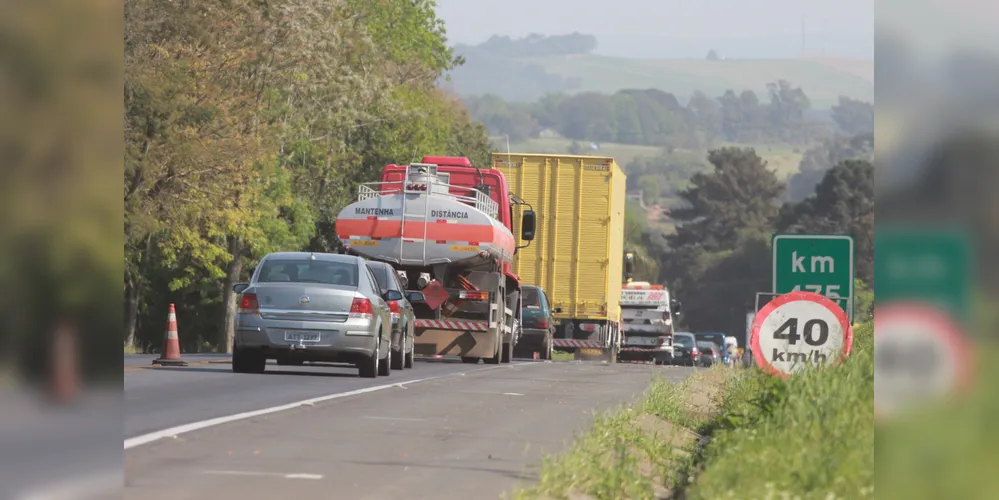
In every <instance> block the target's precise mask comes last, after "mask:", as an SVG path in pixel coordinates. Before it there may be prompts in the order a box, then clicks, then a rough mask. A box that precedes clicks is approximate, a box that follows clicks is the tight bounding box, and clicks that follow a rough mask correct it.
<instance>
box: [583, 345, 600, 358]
mask: <svg viewBox="0 0 999 500" xmlns="http://www.w3.org/2000/svg"><path fill="white" fill-rule="evenodd" d="M579 353H580V354H583V355H586V356H600V355H602V354H603V353H604V351H603V350H601V349H593V348H585V347H584V348H582V349H580V350H579Z"/></svg>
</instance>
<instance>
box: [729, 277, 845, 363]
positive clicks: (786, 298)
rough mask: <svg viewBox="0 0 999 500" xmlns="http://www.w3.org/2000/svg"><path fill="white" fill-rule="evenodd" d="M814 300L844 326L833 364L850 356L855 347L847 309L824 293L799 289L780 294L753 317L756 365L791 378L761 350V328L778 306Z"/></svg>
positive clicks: (752, 337) (753, 347) (752, 345)
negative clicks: (840, 347)
mask: <svg viewBox="0 0 999 500" xmlns="http://www.w3.org/2000/svg"><path fill="white" fill-rule="evenodd" d="M797 301H805V302H813V303H816V304H819V305H821V306H823V307H825V308H826V309H828V310H829V312H831V313H832V314H833V315H834V316H836V319H837V320H839V324H840V326H841V327H842V328H843V337H844V338H843V348H842V350H841V352H840V356H839V358H838V359H835V360H833V363H832V364H838V363H840V362H842V361H843V360H844V359H846V358H847V357H848V356H850V350H851V349H852V348H853V325H851V324H850V320H849V318H847V316H846V311H844V310H843V309H842V308H841V307H839V305H838V304H836V303H835V302H833V301H832V300H831V299H829V298H828V297H826V296H824V295H819V294H817V293H815V292H807V291H798V292H789V293H785V294H784V295H778V296H777V297H776V298H774V299H773V300H771V301H770V302H767V304H766V305H765V306H763V307H762V308H761V309H760V311H759V312H758V313H756V316H754V317H753V328H752V330H751V332H750V341H749V343H750V347H752V349H753V360H754V361H755V362H756V366H758V367H760V369H761V370H763V371H764V372H766V373H769V374H770V375H775V376H778V377H781V378H785V379H787V378H791V374H789V373H784V372H782V371H780V370H778V369H776V368H774V367H773V365H771V364H770V362H769V361H767V358H766V357H765V356H764V355H763V352H762V351H761V350H760V328H762V327H763V320H765V319H766V318H767V316H770V313H772V312H773V311H774V309H777V308H778V307H780V306H782V305H784V304H787V303H789V302H797Z"/></svg>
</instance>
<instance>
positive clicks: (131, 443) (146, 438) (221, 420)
mask: <svg viewBox="0 0 999 500" xmlns="http://www.w3.org/2000/svg"><path fill="white" fill-rule="evenodd" d="M531 365H537V366H540V364H537V363H511V364H509V365H506V366H490V367H488V368H480V369H476V370H471V371H467V372H459V373H449V374H446V375H438V376H435V377H426V378H418V379H415V380H407V381H404V382H396V383H394V384H385V385H376V386H373V387H365V388H363V389H356V390H353V391H347V392H338V393H336V394H328V395H326V396H320V397H318V398H312V399H306V400H304V401H297V402H294V403H288V404H284V405H280V406H272V407H270V408H264V409H262V410H253V411H247V412H243V413H237V414H235V415H227V416H224V417H216V418H211V419H208V420H202V421H200V422H191V423H189V424H184V425H178V426H176V427H171V428H169V429H163V430H160V431H155V432H150V433H148V434H143V435H141V436H135V437H132V438H128V439H126V440H125V448H124V449H126V450H128V449H131V448H135V447H136V446H142V445H144V444H148V443H152V442H153V441H158V440H160V439H164V438H169V437H176V436H177V435H179V434H185V433H188V432H194V431H197V430H201V429H205V428H208V427H214V426H216V425H222V424H228V423H229V422H236V421H238V420H246V419H248V418H253V417H259V416H261V415H269V414H271V413H277V412H280V411H285V410H291V409H293V408H298V407H300V406H303V405H304V406H311V405H315V404H316V403H322V402H325V401H332V400H334V399H341V398H346V397H350V396H357V395H360V394H367V393H369V392H377V391H384V390H385V389H391V388H393V387H402V386H404V385H408V384H418V383H420V382H429V381H431V380H440V379H446V378H452V377H458V376H464V375H465V374H466V373H479V372H484V371H491V370H496V369H500V368H510V367H514V366H531Z"/></svg>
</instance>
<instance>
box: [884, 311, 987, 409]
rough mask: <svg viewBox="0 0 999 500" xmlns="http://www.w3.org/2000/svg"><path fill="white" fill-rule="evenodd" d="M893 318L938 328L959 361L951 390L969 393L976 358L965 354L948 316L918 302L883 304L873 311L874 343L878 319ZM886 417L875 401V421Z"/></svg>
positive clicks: (965, 347)
mask: <svg viewBox="0 0 999 500" xmlns="http://www.w3.org/2000/svg"><path fill="white" fill-rule="evenodd" d="M896 315H908V316H910V317H915V318H919V320H918V321H923V322H925V323H929V324H931V325H934V326H937V327H939V328H938V330H937V331H939V332H942V333H943V339H942V340H943V341H944V344H946V345H947V347H948V349H949V350H950V351H951V352H952V353H954V354H955V358H956V360H957V361H958V362H957V363H955V364H956V366H957V367H958V374H957V383H956V386H955V387H954V388H955V389H956V390H958V391H966V390H968V389H969V388H970V387H971V381H972V377H973V375H974V372H975V369H976V366H974V365H975V357H974V356H971V355H969V354H968V350H969V346H968V344H969V342H968V341H967V340H966V339H965V338H964V336H963V335H962V334H961V330H960V328H959V327H958V325H957V324H956V323H955V322H954V321H953V320H952V318H951V316H950V315H949V314H947V313H946V311H944V310H942V309H940V308H938V307H934V306H931V305H927V304H925V303H922V302H918V301H898V302H890V303H886V304H883V305H881V306H878V307H877V308H876V309H875V314H874V338H875V339H876V338H877V335H878V327H877V324H878V319H880V320H881V321H885V320H889V321H890V320H891V318H892V317H893V316H896ZM886 417H887V416H886V415H884V413H883V412H879V411H878V407H877V400H875V405H874V418H875V420H878V421H882V420H885V419H886Z"/></svg>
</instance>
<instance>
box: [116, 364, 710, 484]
mask: <svg viewBox="0 0 999 500" xmlns="http://www.w3.org/2000/svg"><path fill="white" fill-rule="evenodd" d="M190 361H191V360H189V362H190ZM200 363H201V364H193V363H192V366H188V367H184V368H156V369H144V368H138V367H133V368H131V369H129V368H128V367H126V372H125V438H126V440H125V445H126V450H125V490H124V497H125V498H136V499H138V498H141V499H143V500H157V499H170V500H178V499H201V498H213V499H226V498H239V499H245V498H287V499H292V498H323V499H328V498H345V499H352V500H353V499H396V498H407V499H417V498H428V499H434V500H438V499H440V500H443V499H450V498H454V499H468V498H500V496H501V495H502V494H503V493H504V492H509V491H511V490H512V489H513V488H514V487H515V486H516V485H517V484H518V483H519V482H524V481H532V480H534V479H536V477H535V475H534V474H535V469H534V467H536V466H537V465H538V463H539V462H540V459H541V457H542V454H543V453H544V452H554V451H559V450H561V449H564V447H565V446H566V444H567V443H568V442H570V441H571V439H572V437H573V435H574V433H575V432H577V431H579V430H582V429H584V428H585V427H586V426H587V424H588V423H589V422H590V421H591V419H592V416H593V413H594V412H595V411H600V410H603V409H607V408H610V407H613V406H616V405H618V404H620V403H624V402H629V401H632V400H634V399H635V398H636V397H638V396H639V395H640V394H641V392H642V391H643V390H644V389H645V388H646V387H647V385H648V383H649V381H650V380H651V377H652V375H653V373H655V372H660V373H663V374H665V375H667V376H668V377H670V378H671V379H672V380H675V381H678V382H679V381H681V380H682V379H684V378H685V377H687V376H688V375H689V374H690V373H692V371H691V369H687V368H679V367H656V366H652V365H631V364H601V363H592V362H585V363H579V362H554V363H553V362H547V363H546V362H535V361H530V360H524V361H515V362H514V363H512V364H510V365H499V366H487V365H481V364H480V365H475V366H472V365H464V364H461V363H455V362H449V361H441V360H438V361H431V360H427V361H418V362H417V363H416V366H415V368H414V369H412V370H405V371H402V372H399V371H394V372H393V373H392V375H391V376H390V377H387V378H383V377H379V378H377V379H361V378H358V377H357V374H356V373H357V372H356V370H355V369H353V368H347V367H331V366H308V365H306V366H303V367H283V366H282V367H279V366H276V365H269V366H268V372H267V373H265V374H263V375H252V374H233V373H231V371H230V366H229V364H227V363H226V362H224V361H221V362H209V361H208V360H200ZM303 400H310V401H307V402H306V404H304V405H298V404H295V403H297V402H300V401H303ZM255 411H256V413H251V414H250V415H248V416H247V418H240V417H235V418H226V417H227V416H231V415H234V414H238V413H242V412H255ZM208 419H216V420H217V421H218V422H222V423H219V424H217V425H211V426H205V424H204V423H199V422H203V421H205V420H208ZM191 424H193V425H191ZM178 426H181V427H179V429H178ZM183 426H186V427H183ZM171 427H173V428H175V429H174V430H167V431H166V432H157V431H161V430H164V429H169V428H171ZM177 431H180V432H179V433H178V432H177Z"/></svg>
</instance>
